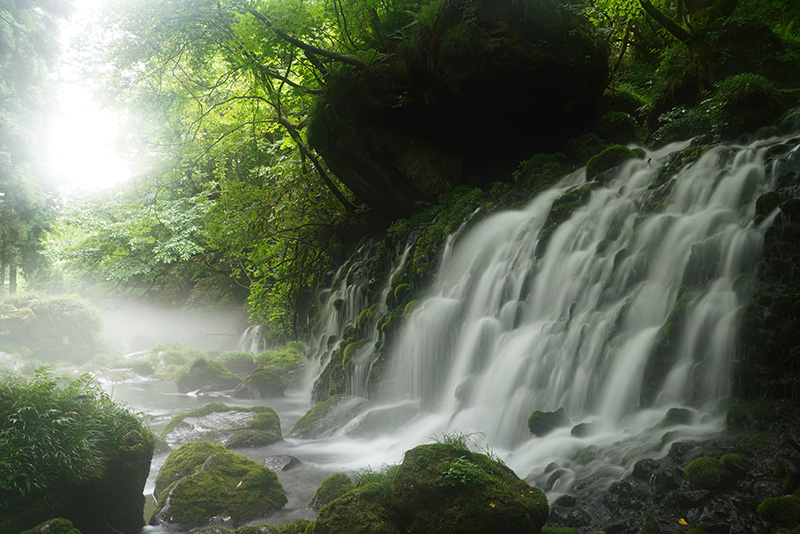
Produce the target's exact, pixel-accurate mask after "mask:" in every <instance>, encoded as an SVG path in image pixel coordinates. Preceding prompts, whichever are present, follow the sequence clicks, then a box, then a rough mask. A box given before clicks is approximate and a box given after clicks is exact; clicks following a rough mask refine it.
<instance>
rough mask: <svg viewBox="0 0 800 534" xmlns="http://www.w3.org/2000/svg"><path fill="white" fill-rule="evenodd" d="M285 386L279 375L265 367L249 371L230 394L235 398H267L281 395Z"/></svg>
mask: <svg viewBox="0 0 800 534" xmlns="http://www.w3.org/2000/svg"><path fill="white" fill-rule="evenodd" d="M284 388H285V386H284V384H283V380H281V377H279V376H278V375H276V374H275V373H273V372H272V371H269V370H267V369H258V370H256V371H254V372H253V373H251V374H250V375H249V376H248V377H247V378H245V379H244V381H242V383H241V384H239V385H238V386H236V389H234V390H233V393H232V394H231V395H232V396H233V397H236V398H237V399H269V398H272V397H282V396H283V390H284Z"/></svg>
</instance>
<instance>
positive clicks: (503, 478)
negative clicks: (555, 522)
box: [391, 443, 549, 534]
mask: <svg viewBox="0 0 800 534" xmlns="http://www.w3.org/2000/svg"><path fill="white" fill-rule="evenodd" d="M391 491H392V505H393V508H394V509H395V510H396V511H397V513H398V515H399V517H400V521H401V523H402V524H404V525H405V526H406V529H407V531H408V532H409V533H410V534H428V533H430V534H434V533H435V534H449V533H452V534H456V533H458V534H460V533H463V532H481V533H484V534H493V533H498V534H500V533H503V534H505V533H508V532H539V530H540V529H541V527H542V525H544V523H545V521H546V520H547V515H548V510H549V509H548V506H547V499H546V498H545V496H544V493H543V492H542V491H541V490H539V489H538V488H536V487H533V486H530V485H528V483H527V482H525V481H524V480H521V479H520V478H519V477H517V475H516V474H515V473H514V472H513V471H512V470H511V469H509V468H508V467H506V466H505V465H504V464H502V463H501V462H498V461H495V460H493V459H491V458H489V457H488V456H486V455H484V454H478V453H474V452H471V451H469V450H467V449H466V448H464V447H460V446H457V445H450V444H444V443H436V444H431V445H421V446H419V447H416V448H414V449H412V450H410V451H407V452H406V453H405V456H404V459H403V463H402V464H401V465H400V467H399V469H398V470H397V475H396V476H395V478H394V481H393V483H392V488H391Z"/></svg>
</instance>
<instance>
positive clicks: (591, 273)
mask: <svg viewBox="0 0 800 534" xmlns="http://www.w3.org/2000/svg"><path fill="white" fill-rule="evenodd" d="M685 146H686V145H685V144H684V145H673V146H669V147H665V148H664V149H662V150H660V151H656V152H651V153H648V154H647V157H646V158H645V159H642V160H631V161H629V162H628V163H626V164H625V165H624V166H623V167H621V168H619V169H618V170H617V171H616V172H615V173H613V175H606V176H602V177H601V179H602V182H603V183H599V182H592V183H587V182H586V181H585V175H584V171H583V170H580V171H577V172H575V173H573V174H571V175H569V176H567V177H565V178H564V179H563V180H562V181H561V182H560V183H559V184H558V185H557V186H555V187H553V188H551V189H550V190H548V191H546V192H544V193H542V194H540V195H539V196H538V197H536V198H535V199H534V200H533V201H532V202H531V203H530V204H529V205H528V206H527V207H526V208H525V209H523V210H519V211H508V212H504V213H499V214H496V215H494V216H492V217H490V218H488V219H487V220H485V221H483V222H481V223H480V224H479V225H477V226H476V227H475V228H473V229H472V230H471V231H470V232H469V233H468V234H467V235H465V236H464V237H463V238H462V239H461V240H460V241H459V242H458V243H457V245H456V246H455V248H454V249H453V251H452V254H451V256H450V257H449V258H447V259H446V261H444V262H443V264H442V267H441V269H440V271H439V273H438V275H437V278H436V280H437V281H436V283H435V285H434V287H433V288H432V290H431V291H430V293H429V295H428V296H427V298H426V299H424V301H422V302H421V304H420V305H419V306H418V308H417V309H416V310H415V311H414V313H413V314H412V315H411V317H410V318H409V319H408V320H407V321H406V324H405V325H404V328H403V330H402V332H401V334H400V338H399V342H398V344H397V345H396V346H395V347H393V351H392V362H393V369H392V376H391V380H390V383H392V384H394V389H393V390H392V391H389V392H387V398H388V399H391V400H392V401H394V402H397V401H400V400H405V401H406V402H411V403H415V404H417V405H418V406H419V410H420V412H421V413H423V414H426V415H425V418H426V419H427V420H428V421H431V419H438V425H439V430H440V431H448V430H455V429H457V430H460V431H464V432H474V433H479V434H480V435H482V436H484V437H485V439H486V441H487V442H488V443H489V444H490V445H491V446H492V447H493V448H496V449H498V450H501V451H506V453H507V454H509V463H510V465H511V466H512V467H514V468H515V469H518V470H519V471H518V472H519V473H520V474H521V475H522V476H526V475H528V474H530V473H533V472H535V470H536V469H539V468H542V467H544V465H545V463H549V462H550V461H553V460H554V459H557V458H559V457H560V458H561V460H560V461H561V462H562V463H563V462H564V458H563V456H564V453H565V452H568V451H570V450H572V451H573V452H575V454H577V453H578V452H579V451H580V450H583V449H584V448H585V447H586V446H587V444H588V443H587V438H581V439H578V438H574V437H572V436H571V435H570V433H569V430H570V429H569V428H566V429H563V430H562V431H561V433H560V434H558V433H556V436H553V437H555V438H556V439H551V438H550V437H548V438H533V439H532V438H531V436H530V434H529V433H528V430H527V428H526V420H527V418H528V416H529V415H530V414H531V412H532V411H534V410H542V411H555V410H558V409H560V408H564V409H565V410H566V412H567V413H568V415H569V417H570V418H571V420H572V422H573V424H576V423H582V422H586V423H592V426H591V429H592V433H593V434H594V436H592V438H593V439H594V442H595V443H601V442H603V441H604V440H605V441H609V443H610V442H613V441H618V440H623V439H626V438H625V436H626V435H627V436H628V438H627V439H630V436H640V435H641V434H643V433H645V432H646V431H647V430H648V429H653V428H654V427H656V426H657V425H658V423H659V422H660V420H661V418H662V417H663V416H664V414H665V413H666V411H667V410H668V409H669V408H672V407H677V406H681V407H687V408H690V409H692V410H694V412H695V413H697V414H698V418H701V417H702V416H701V414H709V415H708V416H706V417H708V418H710V417H711V416H714V415H719V414H720V405H719V403H720V402H721V401H722V400H724V398H725V397H726V395H728V392H729V389H730V374H731V373H730V367H731V362H732V361H733V360H734V359H735V357H736V345H737V338H736V328H737V325H738V323H739V317H740V314H741V310H742V305H743V302H744V299H746V298H747V295H748V294H749V291H750V288H751V287H752V282H753V273H754V270H755V265H756V263H757V261H758V259H759V258H760V252H761V243H762V236H763V229H759V228H756V227H754V226H753V224H752V220H753V215H754V206H755V200H756V198H757V197H758V196H759V195H760V194H762V193H764V192H766V191H767V190H768V189H769V187H770V184H769V176H767V175H766V173H765V170H764V161H763V157H764V150H765V149H764V148H763V147H760V146H752V147H744V148H740V149H731V148H727V147H717V148H714V149H712V150H710V151H708V152H707V153H706V154H705V155H703V156H702V157H701V158H700V159H699V160H698V161H696V162H695V163H693V164H691V165H689V166H687V167H685V168H684V169H682V170H680V171H679V172H678V173H677V174H675V175H673V176H670V175H667V174H665V172H666V171H665V170H664V166H665V165H666V164H667V163H668V156H669V154H670V153H672V152H674V151H676V150H679V149H682V148H685ZM665 192H668V193H669V194H665ZM575 198H584V199H586V200H585V202H584V203H583V205H581V206H580V207H578V208H577V209H574V210H573V211H572V214H571V216H570V217H569V218H568V219H566V220H564V221H563V222H561V223H560V224H555V223H553V222H551V221H550V218H549V217H550V213H551V210H552V209H553V208H554V205H556V204H558V203H562V202H565V201H572V199H575ZM676 340H677V341H676ZM669 343H672V345H670V346H669V347H668V348H669V350H666V349H665V348H664V347H665V346H666V345H667V344H669ZM656 356H657V357H656ZM709 420H710V419H709ZM432 424H434V425H436V424H437V423H432ZM587 428H588V427H587ZM663 433H664V431H663V430H660V431H658V432H654V436H651V438H653V439H660V437H661V435H662V434H663ZM655 434H657V435H655ZM602 436H605V437H602ZM648 439H649V438H648ZM548 441H549V444H548V445H543V444H544V442H548ZM542 447H544V448H545V449H552V450H548V451H546V452H545V451H543V450H542ZM567 489H568V488H567Z"/></svg>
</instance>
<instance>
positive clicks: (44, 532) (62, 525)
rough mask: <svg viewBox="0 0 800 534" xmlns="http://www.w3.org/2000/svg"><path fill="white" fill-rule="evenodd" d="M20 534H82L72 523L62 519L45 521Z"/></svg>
mask: <svg viewBox="0 0 800 534" xmlns="http://www.w3.org/2000/svg"><path fill="white" fill-rule="evenodd" d="M20 534H81V531H80V530H78V529H77V528H75V526H74V525H73V524H72V521H70V520H69V519H64V518H63V517H60V518H57V519H49V520H47V521H44V522H43V523H41V524H39V525H36V526H35V527H33V528H30V529H28V530H25V531H22V532H20Z"/></svg>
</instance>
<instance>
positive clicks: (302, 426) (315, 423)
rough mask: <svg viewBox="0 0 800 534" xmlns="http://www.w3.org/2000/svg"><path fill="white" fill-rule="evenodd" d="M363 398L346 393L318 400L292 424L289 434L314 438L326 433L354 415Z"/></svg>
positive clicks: (361, 406) (363, 401) (362, 404)
mask: <svg viewBox="0 0 800 534" xmlns="http://www.w3.org/2000/svg"><path fill="white" fill-rule="evenodd" d="M365 402H366V400H365V399H362V398H358V397H350V396H348V395H334V396H333V397H330V398H328V399H327V400H324V401H322V402H318V403H317V404H315V405H314V407H313V408H311V409H310V410H309V411H308V412H306V414H305V415H303V416H302V417H301V418H300V419H298V420H297V422H296V423H295V424H294V427H293V428H292V431H291V432H290V433H289V435H290V436H291V437H293V438H316V437H321V436H324V435H326V434H327V433H329V432H331V431H333V430H334V429H337V428H340V427H341V426H342V425H343V424H344V423H346V422H347V421H349V420H350V419H352V418H353V417H355V415H356V414H358V413H359V412H360V411H361V408H363V406H364V403H365Z"/></svg>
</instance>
